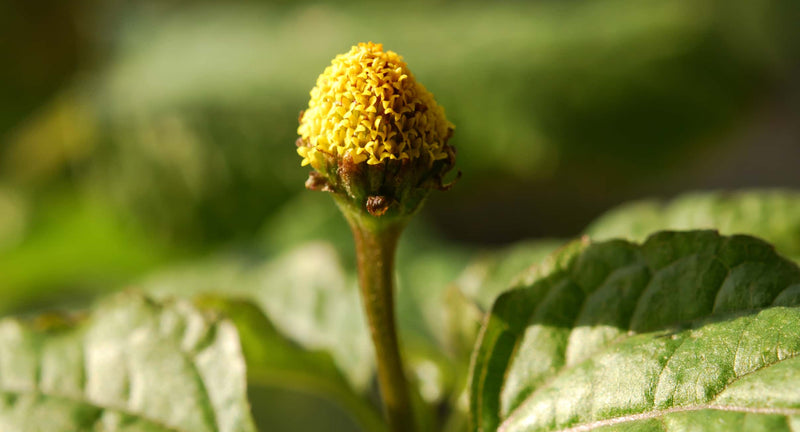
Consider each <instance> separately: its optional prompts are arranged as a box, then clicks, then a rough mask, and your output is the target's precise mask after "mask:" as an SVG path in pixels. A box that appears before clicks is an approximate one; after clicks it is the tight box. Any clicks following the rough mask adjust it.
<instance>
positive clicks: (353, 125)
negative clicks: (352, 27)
mask: <svg viewBox="0 0 800 432" xmlns="http://www.w3.org/2000/svg"><path fill="white" fill-rule="evenodd" d="M452 131H453V124H452V123H450V122H449V121H447V118H445V114H444V109H442V107H440V106H439V105H438V104H437V103H436V101H435V100H434V99H433V95H432V94H431V93H430V92H428V90H426V89H425V87H423V86H422V84H420V83H418V82H417V81H416V79H414V75H412V74H411V71H409V70H408V66H406V64H405V62H404V61H403V59H402V57H400V56H399V55H397V54H396V53H394V52H392V51H386V52H384V51H383V45H381V44H374V43H372V42H369V43H360V44H358V45H357V46H354V47H353V48H352V49H351V50H350V51H349V52H348V53H346V54H340V55H338V56H336V58H334V59H333V61H332V62H331V65H330V66H328V67H327V68H326V69H325V71H324V72H323V73H322V75H320V76H319V78H318V79H317V84H316V86H315V87H314V88H313V89H312V90H311V100H310V101H309V102H308V109H307V110H305V112H304V113H303V115H302V117H301V118H300V126H299V127H298V128H297V133H298V134H299V135H300V137H301V138H302V142H303V145H300V146H299V147H298V148H297V153H298V154H299V155H300V156H302V157H303V161H302V165H304V166H305V165H308V164H312V166H313V165H314V163H313V161H314V160H315V157H316V156H317V153H318V152H322V153H325V154H328V155H332V156H337V157H345V156H348V157H350V158H352V161H353V162H355V163H357V164H360V163H362V162H366V163H367V164H370V165H377V164H380V163H383V162H384V161H385V160H386V159H390V160H404V159H408V160H415V159H420V158H421V159H427V162H428V163H433V161H436V160H440V159H446V158H448V152H447V149H446V143H447V139H448V138H449V137H450V135H451V133H452Z"/></svg>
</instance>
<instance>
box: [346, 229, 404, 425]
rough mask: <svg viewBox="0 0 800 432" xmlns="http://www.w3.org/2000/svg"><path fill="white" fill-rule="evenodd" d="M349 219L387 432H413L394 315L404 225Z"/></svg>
mask: <svg viewBox="0 0 800 432" xmlns="http://www.w3.org/2000/svg"><path fill="white" fill-rule="evenodd" d="M370 222H372V221H369V220H365V219H364V218H350V226H351V228H352V230H353V238H354V239H355V244H356V256H357V260H358V279H359V282H360V285H361V299H362V302H363V305H364V311H365V312H366V314H367V321H368V323H369V328H370V332H371V334H372V343H373V344H374V346H375V357H376V360H377V366H378V384H379V386H380V391H381V397H382V398H383V403H384V409H385V411H386V417H387V419H388V422H389V430H391V431H392V432H410V431H414V430H415V429H416V427H415V426H414V424H415V422H414V415H413V410H412V407H411V397H410V394H409V390H408V383H407V381H406V376H405V372H404V370H403V361H402V358H401V356H400V349H399V346H398V341H397V330H396V328H395V315H394V277H395V275H394V255H395V250H396V249H397V240H398V238H399V236H400V233H401V232H402V230H403V226H404V224H402V223H396V224H388V225H384V224H377V223H370Z"/></svg>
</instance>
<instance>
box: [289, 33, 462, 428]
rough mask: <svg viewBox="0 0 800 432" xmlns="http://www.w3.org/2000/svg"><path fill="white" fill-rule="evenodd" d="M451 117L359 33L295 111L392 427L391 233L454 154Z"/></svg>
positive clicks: (406, 420)
mask: <svg viewBox="0 0 800 432" xmlns="http://www.w3.org/2000/svg"><path fill="white" fill-rule="evenodd" d="M453 129H454V126H453V124H452V123H450V122H449V121H448V120H447V118H446V117H445V113H444V109H443V108H442V107H441V106H439V105H438V104H437V103H436V101H435V100H434V98H433V95H432V94H431V93H430V92H429V91H428V90H426V89H425V87H424V86H423V85H422V84H420V83H419V82H417V80H416V79H415V78H414V75H413V74H412V73H411V71H409V69H408V66H407V65H406V63H405V62H404V61H403V59H402V57H400V56H399V55H397V54H396V53H394V52H392V51H384V50H383V46H382V45H381V44H374V43H361V44H358V45H357V46H354V47H353V48H352V49H351V50H350V51H349V52H347V53H345V54H341V55H339V56H337V57H336V58H334V60H333V61H332V63H331V65H330V66H328V67H327V68H326V69H325V71H324V72H323V73H322V74H321V75H320V76H319V78H318V79H317V84H316V86H315V87H314V88H313V89H312V90H311V100H310V101H309V103H308V109H307V110H305V111H304V112H303V113H302V114H301V116H300V126H299V127H298V129H297V132H298V134H299V135H300V138H299V139H298V140H297V153H298V154H299V155H300V156H301V157H302V158H303V160H302V165H303V166H306V165H310V166H311V167H312V168H313V169H314V171H312V172H311V174H310V176H309V179H308V181H307V182H306V187H308V188H309V189H312V190H322V191H326V192H330V193H331V194H332V195H333V197H334V199H335V201H336V203H337V204H338V206H339V207H340V209H341V210H342V212H343V213H344V216H345V218H346V219H347V221H348V222H349V224H350V227H351V229H352V231H353V237H354V239H355V245H356V255H357V264H358V274H359V282H360V286H361V298H362V302H363V305H364V310H365V312H366V315H367V320H368V323H369V327H370V330H371V335H372V341H373V344H374V346H375V354H376V357H377V367H378V383H379V386H380V391H381V396H382V398H383V402H384V408H385V413H386V416H387V420H388V423H389V426H390V428H391V430H392V431H411V430H414V429H415V426H414V416H413V412H412V404H411V397H410V393H409V389H408V383H407V381H406V377H405V373H404V369H403V362H402V358H401V354H400V349H399V345H398V338H397V331H396V328H395V315H394V287H393V284H394V277H395V275H394V256H395V250H396V248H397V242H398V238H399V236H400V234H401V232H402V231H403V228H404V227H405V226H406V224H407V223H408V221H409V219H410V217H411V216H413V214H414V213H415V212H416V211H417V210H418V209H419V208H420V206H421V204H422V203H423V201H424V200H425V198H426V197H427V196H428V194H429V192H430V191H431V190H433V189H440V190H444V189H447V188H448V187H449V186H450V185H446V184H444V183H443V180H442V179H443V176H444V175H445V174H447V173H448V172H449V171H450V170H451V169H452V168H453V165H454V163H455V149H454V148H453V147H452V146H451V145H449V144H448V140H449V139H450V137H451V136H452V134H453Z"/></svg>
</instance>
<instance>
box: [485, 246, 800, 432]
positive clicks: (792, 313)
mask: <svg viewBox="0 0 800 432" xmlns="http://www.w3.org/2000/svg"><path fill="white" fill-rule="evenodd" d="M550 262H551V266H550V269H549V271H548V270H544V267H543V268H539V269H538V270H537V272H536V273H534V274H531V275H529V278H528V279H527V283H526V284H525V285H524V286H523V287H521V288H518V289H515V290H512V291H508V292H506V293H505V294H503V295H501V296H500V297H499V298H498V299H497V301H496V302H495V304H494V306H493V307H492V310H491V312H490V313H489V315H488V316H487V319H486V321H485V323H484V326H483V328H482V331H481V336H480V340H479V343H478V345H477V347H476V350H475V352H474V355H473V364H472V371H471V383H470V391H471V395H470V404H471V407H470V408H471V412H472V416H473V417H472V430H474V431H494V430H501V431H506V432H511V431H566V430H569V431H583V430H591V429H595V428H603V429H602V430H637V431H638V430H642V431H644V430H648V431H649V430H657V431H662V430H666V431H678V430H775V431H780V430H791V427H790V425H793V426H794V427H795V428H796V427H797V426H798V425H800V361H798V358H796V356H797V355H798V354H800V336H798V335H799V334H800V269H798V267H797V266H796V265H795V264H793V263H791V262H789V261H787V260H785V259H783V258H781V257H779V256H778V255H777V254H776V253H775V251H774V249H773V248H772V247H771V246H770V245H769V244H767V243H765V242H763V241H761V240H758V239H756V238H753V237H749V236H732V237H723V236H720V235H718V234H717V233H716V232H713V231H692V232H662V233H658V234H655V235H653V236H651V237H650V238H649V239H648V240H647V241H646V242H645V243H643V244H642V245H636V244H631V243H628V242H625V241H621V240H616V241H609V242H604V243H597V244H593V245H588V246H584V247H579V248H566V249H564V250H563V251H562V252H561V253H560V255H557V256H555V257H553V258H552V259H551V260H550Z"/></svg>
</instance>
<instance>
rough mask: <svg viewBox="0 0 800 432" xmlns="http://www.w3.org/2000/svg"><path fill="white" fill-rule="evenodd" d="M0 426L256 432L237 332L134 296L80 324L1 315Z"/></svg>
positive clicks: (188, 308)
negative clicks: (247, 394)
mask: <svg viewBox="0 0 800 432" xmlns="http://www.w3.org/2000/svg"><path fill="white" fill-rule="evenodd" d="M0 430H3V431H15V432H29V431H30V432H34V431H48V432H75V431H108V432H111V431H126V432H151V431H152V432H184V431H185V432H247V431H255V427H254V426H253V422H252V419H251V417H250V411H249V406H248V403H247V397H246V381H245V364H244V359H243V358H242V353H241V350H240V345H239V338H238V336H237V333H236V329H235V328H234V326H233V325H232V324H231V323H230V322H228V321H225V320H220V319H218V318H215V317H211V316H208V315H206V314H204V313H202V312H200V311H199V310H198V309H196V308H195V307H194V306H192V305H191V304H189V303H187V302H172V303H165V304H158V303H155V302H152V301H150V300H148V299H146V298H144V297H141V296H139V295H135V294H131V293H125V294H122V295H118V296H116V297H114V298H112V299H111V300H109V301H106V302H105V303H103V304H101V305H100V306H98V307H97V309H95V310H94V312H92V315H91V316H90V317H89V318H88V319H86V320H85V321H82V322H80V323H77V324H76V323H72V322H64V321H63V320H59V319H54V318H52V317H51V318H48V317H42V318H40V319H39V320H38V321H36V322H34V323H24V322H21V321H19V320H15V319H5V320H3V321H2V322H0Z"/></svg>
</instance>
